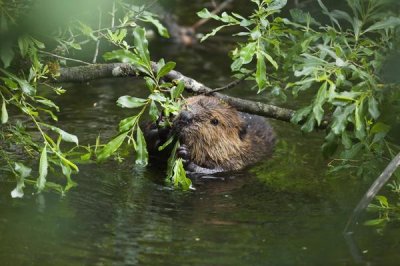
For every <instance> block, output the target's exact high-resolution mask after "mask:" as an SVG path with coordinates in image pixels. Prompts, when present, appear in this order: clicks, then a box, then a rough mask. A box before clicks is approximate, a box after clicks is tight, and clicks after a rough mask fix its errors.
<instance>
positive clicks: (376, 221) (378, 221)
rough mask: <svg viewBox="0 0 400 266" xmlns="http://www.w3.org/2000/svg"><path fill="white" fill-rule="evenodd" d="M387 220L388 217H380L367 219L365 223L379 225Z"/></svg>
mask: <svg viewBox="0 0 400 266" xmlns="http://www.w3.org/2000/svg"><path fill="white" fill-rule="evenodd" d="M385 222H387V219H386V218H379V219H372V220H368V221H366V222H365V223H364V225H366V226H377V225H381V224H384V223H385Z"/></svg>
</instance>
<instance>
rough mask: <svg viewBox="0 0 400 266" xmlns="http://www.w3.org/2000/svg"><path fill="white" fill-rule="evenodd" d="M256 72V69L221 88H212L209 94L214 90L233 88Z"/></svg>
mask: <svg viewBox="0 0 400 266" xmlns="http://www.w3.org/2000/svg"><path fill="white" fill-rule="evenodd" d="M254 72H255V70H252V71H250V72H249V73H247V74H245V75H244V76H243V77H241V78H240V79H237V80H234V81H232V82H231V83H229V84H227V85H225V86H223V87H220V88H215V89H213V90H211V91H210V92H208V93H207V94H210V93H213V92H218V91H223V90H227V89H231V88H233V87H235V86H236V85H238V84H239V83H241V82H242V81H244V80H245V79H247V78H248V77H250V76H251V75H253V73H254Z"/></svg>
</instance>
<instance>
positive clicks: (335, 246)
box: [0, 43, 400, 265]
mask: <svg viewBox="0 0 400 266" xmlns="http://www.w3.org/2000/svg"><path fill="white" fill-rule="evenodd" d="M151 46H152V49H153V50H154V51H153V55H154V57H157V56H158V55H163V56H165V57H166V58H168V59H171V60H172V59H173V60H175V61H177V62H178V70H180V71H182V72H183V73H184V74H186V75H188V76H192V77H195V78H196V79H198V80H200V81H202V82H204V83H206V84H208V85H210V86H220V85H223V84H226V83H227V82H229V80H230V77H229V58H228V57H227V56H226V55H225V54H224V53H221V52H218V51H213V50H193V49H182V48H176V47H172V46H167V45H166V44H165V43H161V44H160V43H152V44H151ZM65 88H67V89H68V93H67V94H66V95H65V96H63V98H62V101H60V102H59V104H60V106H61V107H62V110H63V111H62V113H61V114H60V115H59V120H60V122H59V124H60V126H62V128H64V129H65V130H67V131H69V132H71V133H74V134H76V135H78V136H80V142H81V143H89V142H90V143H93V142H94V140H95V138H96V137H97V135H98V134H101V136H102V137H103V139H104V140H105V139H107V138H109V137H110V136H112V135H113V134H115V133H116V131H115V128H116V125H117V121H119V120H120V119H121V118H123V117H125V116H127V115H128V113H127V112H126V110H121V109H119V108H117V107H116V106H115V101H116V99H117V98H118V97H119V96H121V95H125V94H131V95H136V96H140V95H145V94H146V90H145V88H144V87H143V86H142V84H141V83H140V82H137V81H134V80H132V79H118V80H101V81H96V82H91V83H89V84H75V85H67V86H66V87H65ZM244 88H245V84H244V85H243V86H242V87H240V86H239V87H238V88H237V89H235V90H234V91H232V92H231V93H232V94H234V95H239V96H243V95H246V97H247V98H250V99H260V100H264V101H265V100H266V99H265V95H261V96H256V95H255V93H252V94H251V95H249V93H248V92H245V91H243V89H244ZM94 103H96V105H95V106H94ZM271 122H272V124H273V126H274V127H275V129H276V131H277V134H278V136H279V143H278V146H277V149H276V152H275V154H274V156H273V158H271V159H270V160H266V161H264V162H262V163H260V164H259V165H257V166H254V167H252V168H250V169H249V170H246V171H242V172H239V173H236V174H234V175H229V176H225V180H208V181H204V180H201V181H197V182H196V191H190V192H181V191H175V190H171V189H170V188H168V187H166V186H164V185H163V184H162V182H160V181H159V180H160V179H162V178H163V176H164V173H163V172H161V171H160V170H158V169H159V166H158V165H154V164H152V165H150V166H148V167H147V168H144V169H143V168H137V167H135V166H134V165H133V159H132V158H128V159H126V161H125V162H123V163H122V164H118V163H116V162H108V163H105V164H102V165H97V164H92V165H82V166H80V173H79V174H78V175H75V177H74V180H75V181H77V182H78V184H79V186H78V187H76V188H75V189H73V190H72V191H71V192H70V193H68V194H67V195H66V196H65V197H60V196H59V195H58V194H55V193H43V194H40V195H33V194H32V192H33V190H32V189H31V188H28V189H26V190H25V197H24V198H23V199H11V197H10V191H11V190H12V189H13V188H14V186H15V184H14V183H11V182H10V183H7V182H2V183H0V247H1V248H0V265H356V264H357V263H356V260H355V254H356V253H355V252H351V249H350V248H349V245H348V244H347V242H346V241H345V239H344V237H343V234H342V231H343V229H344V226H345V224H346V222H347V219H348V217H349V215H350V214H351V212H352V209H353V208H354V206H355V205H356V204H357V202H358V200H359V199H360V198H361V196H362V194H363V193H364V192H365V189H366V188H367V187H368V186H369V183H370V182H368V181H364V182H363V181H362V180H360V179H359V178H356V177H353V176H350V175H347V174H346V173H341V175H340V176H333V175H327V174H326V170H327V167H326V165H327V163H328V161H325V160H323V159H322V158H321V153H320V146H321V144H322V140H323V135H322V134H318V133H315V134H308V135H304V134H302V133H301V132H299V129H298V128H297V127H296V126H292V125H288V124H286V123H283V122H278V121H271ZM367 218H374V216H373V215H367V216H364V217H362V219H361V220H360V223H362V222H363V221H365V219H367ZM399 229H400V228H399V226H398V225H396V224H394V225H390V226H389V227H386V228H385V230H384V231H383V232H382V233H377V232H376V230H375V229H374V228H370V227H365V226H363V225H358V226H356V228H355V233H354V241H355V246H356V248H358V249H359V251H360V253H359V254H362V255H361V262H360V265H398V262H399V261H400V253H399V252H398V251H399V247H400V230H399Z"/></svg>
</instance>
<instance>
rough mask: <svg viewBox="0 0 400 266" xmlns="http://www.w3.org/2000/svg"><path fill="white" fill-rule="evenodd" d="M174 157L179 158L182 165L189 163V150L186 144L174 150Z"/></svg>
mask: <svg viewBox="0 0 400 266" xmlns="http://www.w3.org/2000/svg"><path fill="white" fill-rule="evenodd" d="M176 157H178V158H181V159H182V162H183V165H184V166H187V165H188V164H189V163H190V152H189V149H188V148H187V147H186V145H181V146H179V147H178V149H177V150H176Z"/></svg>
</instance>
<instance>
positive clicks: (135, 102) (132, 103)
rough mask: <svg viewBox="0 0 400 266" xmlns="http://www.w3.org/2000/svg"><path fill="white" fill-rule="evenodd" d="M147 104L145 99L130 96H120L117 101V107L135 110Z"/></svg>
mask: <svg viewBox="0 0 400 266" xmlns="http://www.w3.org/2000/svg"><path fill="white" fill-rule="evenodd" d="M146 103H147V99H142V98H136V97H132V96H128V95H125V96H121V97H119V98H118V100H117V105H118V106H119V107H122V108H137V107H141V106H143V105H145V104H146Z"/></svg>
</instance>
